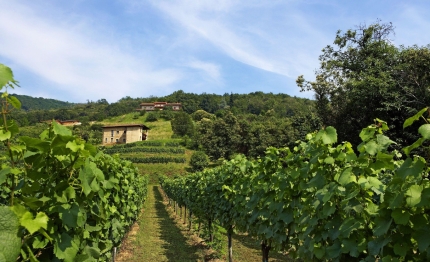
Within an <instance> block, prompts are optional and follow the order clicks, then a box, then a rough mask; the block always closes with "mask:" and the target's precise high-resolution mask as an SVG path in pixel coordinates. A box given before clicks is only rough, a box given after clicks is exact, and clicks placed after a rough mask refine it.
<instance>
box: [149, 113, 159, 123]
mask: <svg viewBox="0 0 430 262" xmlns="http://www.w3.org/2000/svg"><path fill="white" fill-rule="evenodd" d="M158 118H159V115H158V112H151V113H148V116H147V117H146V121H147V122H155V121H157V120H158Z"/></svg>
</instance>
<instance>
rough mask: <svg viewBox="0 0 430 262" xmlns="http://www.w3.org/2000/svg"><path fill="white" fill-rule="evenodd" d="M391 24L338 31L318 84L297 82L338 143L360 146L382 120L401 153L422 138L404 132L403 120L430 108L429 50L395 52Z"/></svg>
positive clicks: (323, 57) (398, 49)
mask: <svg viewBox="0 0 430 262" xmlns="http://www.w3.org/2000/svg"><path fill="white" fill-rule="evenodd" d="M393 32H394V27H393V25H392V24H383V23H380V22H379V21H378V22H376V23H373V24H371V25H368V26H366V25H360V26H358V27H357V28H356V29H355V30H348V31H346V32H341V31H338V32H337V34H336V38H335V41H334V45H333V46H327V47H325V48H324V49H323V53H322V54H321V56H320V68H319V69H318V70H317V71H316V80H315V81H313V82H309V81H305V79H304V78H303V76H299V77H298V79H297V84H298V85H299V86H300V87H301V88H302V90H312V91H314V92H315V98H316V109H317V110H316V111H317V114H318V116H319V117H320V118H321V120H322V122H323V124H324V125H326V126H328V125H332V126H334V127H335V128H336V130H337V132H338V134H339V140H340V141H350V142H352V143H353V144H354V145H358V144H359V143H360V140H359V138H358V136H357V134H358V133H359V132H360V130H361V129H362V128H363V127H365V126H366V125H367V124H368V123H370V122H372V121H373V119H375V118H377V117H379V118H381V119H384V120H386V121H387V122H388V123H389V124H390V130H389V131H388V132H387V134H388V135H389V136H390V137H393V139H395V141H396V145H394V147H396V148H397V149H400V148H402V147H403V146H405V145H409V144H410V143H412V142H413V141H415V140H416V139H417V138H418V136H417V135H416V134H415V133H411V132H408V131H404V130H403V128H402V124H403V120H404V119H406V118H407V116H409V115H411V114H415V113H416V112H418V110H419V109H420V108H421V107H423V106H425V105H428V104H429V103H430V93H429V90H428V88H425V87H428V86H429V85H430V77H429V75H428V72H427V70H426V69H424V68H427V67H428V66H429V65H430V49H429V47H428V46H427V47H417V46H413V47H407V48H405V47H396V46H394V45H393V44H392V42H390V37H391V35H392V34H393Z"/></svg>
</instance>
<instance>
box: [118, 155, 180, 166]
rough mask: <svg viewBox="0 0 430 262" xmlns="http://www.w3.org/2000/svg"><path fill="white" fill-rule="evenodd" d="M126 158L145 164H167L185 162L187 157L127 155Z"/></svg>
mask: <svg viewBox="0 0 430 262" xmlns="http://www.w3.org/2000/svg"><path fill="white" fill-rule="evenodd" d="M124 159H126V160H128V161H130V162H132V163H145V164H159V163H163V164H167V163H185V162H187V160H186V159H185V157H168V156H150V157H125V158H124Z"/></svg>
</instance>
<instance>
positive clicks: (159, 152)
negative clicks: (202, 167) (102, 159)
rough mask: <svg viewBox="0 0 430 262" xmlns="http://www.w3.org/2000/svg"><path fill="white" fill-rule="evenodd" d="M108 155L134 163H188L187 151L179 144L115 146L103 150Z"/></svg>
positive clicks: (154, 142)
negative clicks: (119, 156) (118, 155)
mask: <svg viewBox="0 0 430 262" xmlns="http://www.w3.org/2000/svg"><path fill="white" fill-rule="evenodd" d="M102 150H103V152H105V153H106V154H120V155H121V157H122V158H124V159H125V160H128V161H131V162H133V163H144V164H160V163H164V164H167V163H186V162H187V160H186V158H185V157H178V156H171V155H184V154H185V149H183V148H180V145H179V143H177V142H166V143H162V142H159V141H142V142H137V143H129V144H123V145H121V144H120V145H114V146H111V147H106V148H103V149H102Z"/></svg>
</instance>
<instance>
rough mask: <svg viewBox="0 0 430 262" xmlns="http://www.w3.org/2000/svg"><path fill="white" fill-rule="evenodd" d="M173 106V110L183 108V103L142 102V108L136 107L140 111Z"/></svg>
mask: <svg viewBox="0 0 430 262" xmlns="http://www.w3.org/2000/svg"><path fill="white" fill-rule="evenodd" d="M166 107H171V108H172V110H173V111H179V110H181V108H182V104H181V103H167V102H153V103H141V104H140V108H138V109H136V110H138V111H142V110H145V111H155V110H163V108H166Z"/></svg>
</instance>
